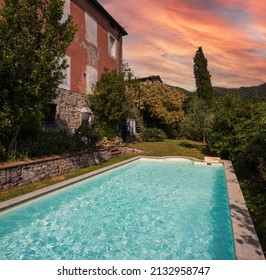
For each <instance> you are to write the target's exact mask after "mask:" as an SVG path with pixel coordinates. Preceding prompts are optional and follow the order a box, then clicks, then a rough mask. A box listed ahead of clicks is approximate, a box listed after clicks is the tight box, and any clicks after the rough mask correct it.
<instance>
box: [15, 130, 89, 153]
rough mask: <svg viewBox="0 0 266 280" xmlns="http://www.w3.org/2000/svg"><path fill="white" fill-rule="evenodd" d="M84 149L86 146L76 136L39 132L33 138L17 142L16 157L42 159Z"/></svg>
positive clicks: (64, 133) (63, 133)
mask: <svg viewBox="0 0 266 280" xmlns="http://www.w3.org/2000/svg"><path fill="white" fill-rule="evenodd" d="M86 149H87V145H86V144H85V143H84V142H83V141H82V140H81V139H80V138H79V137H77V136H71V135H69V134H68V133H66V132H49V133H45V132H40V133H39V134H38V135H37V136H36V137H35V138H27V139H24V140H23V141H21V142H18V146H17V157H25V156H28V157H43V156H50V155H55V154H63V153H72V152H78V151H85V150H86Z"/></svg>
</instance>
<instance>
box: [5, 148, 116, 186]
mask: <svg viewBox="0 0 266 280" xmlns="http://www.w3.org/2000/svg"><path fill="white" fill-rule="evenodd" d="M110 158H111V151H110V150H108V149H107V150H100V151H97V152H94V153H86V154H79V155H72V156H65V157H54V158H49V159H41V160H36V161H32V162H23V163H18V164H16V165H12V166H5V165H2V166H0V191H2V190H4V189H8V188H12V187H16V186H20V185H23V184H27V183H35V182H40V181H42V180H44V179H48V178H50V177H55V176H60V175H63V174H65V173H68V172H70V171H72V170H74V169H78V168H84V167H88V166H91V165H95V164H99V163H102V162H105V161H107V160H109V159H110Z"/></svg>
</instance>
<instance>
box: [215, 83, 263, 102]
mask: <svg viewBox="0 0 266 280" xmlns="http://www.w3.org/2000/svg"><path fill="white" fill-rule="evenodd" d="M213 90H214V95H215V96H218V97H219V96H225V95H226V94H227V93H229V92H235V93H239V94H240V96H242V97H244V98H246V99H252V98H255V97H258V98H259V100H261V101H266V83H263V84H261V85H258V86H250V87H240V88H225V87H213Z"/></svg>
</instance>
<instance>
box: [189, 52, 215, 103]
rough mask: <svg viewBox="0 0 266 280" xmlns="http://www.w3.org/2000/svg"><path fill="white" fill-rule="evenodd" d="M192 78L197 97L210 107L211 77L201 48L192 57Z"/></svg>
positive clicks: (211, 101) (211, 98)
mask: <svg viewBox="0 0 266 280" xmlns="http://www.w3.org/2000/svg"><path fill="white" fill-rule="evenodd" d="M194 76H195V80H196V93H197V95H198V97H199V98H201V99H203V100H205V101H206V103H207V104H208V105H212V103H213V88H212V83H211V75H210V73H209V71H208V60H207V59H206V58H205V56H204V53H203V50H202V48H201V47H199V48H198V50H197V52H196V55H195V57H194Z"/></svg>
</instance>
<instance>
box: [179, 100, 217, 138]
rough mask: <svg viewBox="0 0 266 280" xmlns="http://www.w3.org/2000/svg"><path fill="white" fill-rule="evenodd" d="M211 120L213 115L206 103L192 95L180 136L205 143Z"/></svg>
mask: <svg viewBox="0 0 266 280" xmlns="http://www.w3.org/2000/svg"><path fill="white" fill-rule="evenodd" d="M212 119H213V114H212V112H211V109H210V108H209V107H208V106H207V104H206V102H205V101H204V100H203V99H201V98H199V97H198V96H197V95H192V96H191V97H190V100H189V102H188V103H187V110H186V114H185V117H184V120H183V121H182V123H181V134H182V135H183V136H184V137H186V138H188V139H191V140H195V141H201V142H204V143H205V141H206V136H207V134H208V132H209V131H210V129H211V124H212Z"/></svg>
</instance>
